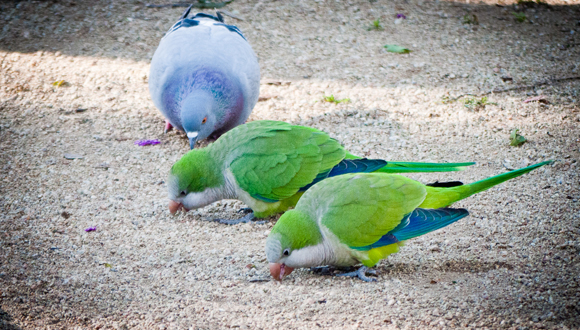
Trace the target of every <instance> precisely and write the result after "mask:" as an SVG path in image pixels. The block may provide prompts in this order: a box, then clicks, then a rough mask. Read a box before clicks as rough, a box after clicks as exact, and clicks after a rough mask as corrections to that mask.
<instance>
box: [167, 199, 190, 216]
mask: <svg viewBox="0 0 580 330" xmlns="http://www.w3.org/2000/svg"><path fill="white" fill-rule="evenodd" d="M181 209H183V211H184V212H187V211H189V210H188V209H186V208H185V206H183V204H181V203H178V202H176V201H169V212H170V213H171V214H175V212H177V211H179V210H181Z"/></svg>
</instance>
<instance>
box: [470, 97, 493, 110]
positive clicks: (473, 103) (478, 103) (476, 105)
mask: <svg viewBox="0 0 580 330" xmlns="http://www.w3.org/2000/svg"><path fill="white" fill-rule="evenodd" d="M488 104H495V103H493V102H489V101H488V99H487V96H484V97H482V98H481V99H477V98H475V97H469V98H466V99H465V100H463V105H465V107H466V108H469V109H474V110H479V109H481V108H485V106H486V105H488Z"/></svg>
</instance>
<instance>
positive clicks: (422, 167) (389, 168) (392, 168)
mask: <svg viewBox="0 0 580 330" xmlns="http://www.w3.org/2000/svg"><path fill="white" fill-rule="evenodd" d="M474 164H475V163H474V162H467V163H409V162H390V161H389V162H387V165H385V166H383V167H382V168H380V169H379V170H377V172H382V173H412V172H454V171H462V170H464V169H465V167H467V166H471V165H474Z"/></svg>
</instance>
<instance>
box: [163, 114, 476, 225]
mask: <svg viewBox="0 0 580 330" xmlns="http://www.w3.org/2000/svg"><path fill="white" fill-rule="evenodd" d="M473 164H474V163H449V164H433V163H407V162H387V161H384V160H378V159H375V160H369V159H362V158H360V157H357V156H354V155H352V154H350V153H349V152H348V151H346V150H345V149H344V147H343V146H341V145H340V143H339V142H338V141H336V140H334V139H332V138H331V137H330V136H328V134H326V133H324V132H322V131H319V130H317V129H314V128H310V127H304V126H296V125H290V124H288V123H284V122H279V121H265V120H264V121H253V122H250V123H247V124H245V125H241V126H238V127H236V128H234V129H232V130H231V131H229V132H227V133H225V134H224V135H222V136H221V137H220V138H219V139H218V140H217V141H216V142H214V143H213V144H210V145H209V146H207V147H206V148H203V149H195V150H191V151H190V152H188V153H187V154H185V155H184V156H183V157H182V158H181V159H180V160H179V161H178V162H176V163H175V164H174V165H173V167H172V168H171V173H170V174H169V179H168V180H167V185H168V190H169V199H170V202H169V210H170V212H171V213H175V212H177V211H178V210H179V209H184V210H185V211H187V210H189V209H195V208H199V207H203V206H206V205H208V204H210V203H212V202H215V201H218V200H221V199H239V200H241V201H243V202H244V203H245V204H246V205H248V206H249V207H250V208H251V209H252V210H253V212H254V213H253V214H250V215H248V216H246V217H245V218H243V219H242V221H243V222H247V221H249V220H251V219H252V218H253V217H254V216H256V217H259V218H262V217H267V216H270V215H272V214H276V213H280V212H284V211H286V210H287V209H288V208H289V207H293V206H294V205H296V202H298V199H299V198H300V196H301V195H302V193H303V192H304V191H306V190H307V189H308V188H309V187H310V186H312V185H313V184H315V183H316V182H319V181H321V180H323V179H325V178H328V177H333V176H336V175H340V174H345V173H357V172H374V171H377V172H385V173H401V172H444V171H458V170H461V169H463V167H465V166H469V165H473ZM222 222H225V223H237V222H240V221H233V222H228V221H222Z"/></svg>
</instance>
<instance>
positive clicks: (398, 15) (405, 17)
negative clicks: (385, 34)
mask: <svg viewBox="0 0 580 330" xmlns="http://www.w3.org/2000/svg"><path fill="white" fill-rule="evenodd" d="M397 18H402V19H407V16H405V14H397Z"/></svg>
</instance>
